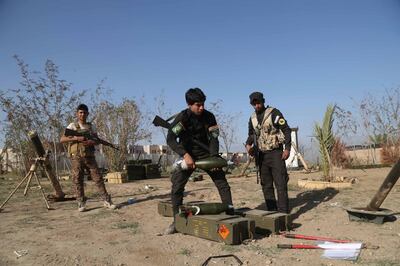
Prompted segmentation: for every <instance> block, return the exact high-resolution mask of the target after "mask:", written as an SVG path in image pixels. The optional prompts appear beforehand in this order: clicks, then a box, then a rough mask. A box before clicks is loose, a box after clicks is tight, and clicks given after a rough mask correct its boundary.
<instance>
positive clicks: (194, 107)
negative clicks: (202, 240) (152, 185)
mask: <svg viewBox="0 0 400 266" xmlns="http://www.w3.org/2000/svg"><path fill="white" fill-rule="evenodd" d="M185 98H186V103H187V104H188V108H187V109H185V110H183V111H181V112H180V113H179V114H178V115H177V116H176V117H175V120H174V121H173V122H172V124H171V126H170V127H169V130H168V135H167V144H168V146H170V148H171V149H172V150H173V151H174V152H176V153H177V154H179V155H180V156H181V157H182V158H183V161H184V163H183V162H182V164H183V165H185V167H178V168H177V169H176V170H175V171H174V173H173V175H172V178H171V181H172V189H171V200H172V208H173V211H174V217H175V215H176V214H177V213H178V212H179V206H180V205H182V203H183V192H184V190H185V185H186V183H187V182H188V179H189V177H190V175H191V174H192V173H193V171H194V169H195V168H196V161H197V160H199V159H204V158H207V157H210V156H218V149H219V142H218V134H219V129H218V125H217V122H216V120H215V116H214V115H213V114H212V113H211V112H209V111H207V110H205V109H204V102H205V101H206V96H205V95H204V93H203V92H202V91H201V90H200V89H199V88H194V89H189V90H188V91H187V92H186V94H185ZM206 172H207V174H208V175H209V176H210V177H211V179H212V180H213V182H214V184H215V186H216V187H217V189H218V192H219V195H220V197H221V200H222V202H223V203H225V204H227V205H230V206H232V195H231V189H230V187H229V184H228V182H227V180H226V178H225V172H224V171H223V170H222V169H221V168H219V169H212V170H206ZM175 232H176V229H175V222H173V223H172V224H171V225H170V226H169V227H168V229H167V230H166V231H165V234H173V233H175Z"/></svg>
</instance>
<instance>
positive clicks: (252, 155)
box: [246, 144, 254, 157]
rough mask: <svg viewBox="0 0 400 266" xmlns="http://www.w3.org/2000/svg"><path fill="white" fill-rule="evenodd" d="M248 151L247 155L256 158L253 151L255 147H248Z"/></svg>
mask: <svg viewBox="0 0 400 266" xmlns="http://www.w3.org/2000/svg"><path fill="white" fill-rule="evenodd" d="M246 150H247V153H248V154H249V155H250V156H251V157H254V149H253V146H251V145H248V144H247V145H246Z"/></svg>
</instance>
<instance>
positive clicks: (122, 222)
mask: <svg viewBox="0 0 400 266" xmlns="http://www.w3.org/2000/svg"><path fill="white" fill-rule="evenodd" d="M389 170H390V169H389V168H380V169H366V170H340V171H337V172H336V174H337V175H340V176H346V177H356V179H357V182H356V183H355V184H354V185H353V186H352V188H350V189H343V190H334V189H324V190H314V191H308V190H304V189H300V188H299V187H298V186H297V180H298V179H301V178H306V177H307V178H318V177H320V175H321V173H320V172H316V173H311V174H305V173H302V172H290V182H289V197H290V205H291V208H292V215H293V218H294V226H295V229H294V230H293V232H294V233H298V234H304V235H316V236H326V237H332V238H337V239H348V240H354V241H362V242H364V243H368V244H371V245H376V246H379V249H363V250H362V252H361V254H360V257H359V259H358V260H357V261H356V262H348V261H338V260H329V259H325V258H322V257H321V255H322V251H321V250H293V249H291V250H287V249H278V248H276V245H277V244H278V243H303V244H313V243H314V242H313V241H304V240H298V239H285V238H282V237H281V236H269V237H265V236H257V237H256V239H255V240H253V241H252V242H250V243H248V244H247V245H244V244H242V245H238V246H229V245H225V244H223V243H218V242H212V241H208V240H204V239H200V238H196V237H193V236H189V235H182V234H174V235H169V236H160V235H159V233H160V232H163V231H164V229H165V228H166V227H167V226H168V225H169V224H170V222H171V218H167V217H161V216H160V215H158V213H157V202H158V201H160V200H165V199H168V198H169V190H170V181H169V178H162V179H150V180H141V181H136V182H132V183H125V184H107V189H108V190H109V192H110V193H111V194H112V196H113V200H114V202H115V203H117V204H121V207H120V209H118V210H116V211H111V210H106V209H104V208H102V202H101V201H100V200H99V199H98V197H97V195H96V193H95V192H94V191H95V189H94V184H93V183H92V182H86V190H87V195H88V196H89V197H90V200H89V202H88V207H89V210H88V211H87V212H84V213H79V212H78V211H77V205H76V203H75V202H74V201H69V202H60V203H53V204H52V207H54V210H50V211H47V210H46V208H45V205H44V202H43V200H42V198H41V196H40V193H39V190H38V189H35V188H32V189H31V190H30V192H29V195H28V197H27V198H24V197H23V191H22V190H19V191H18V192H17V194H15V196H14V197H13V198H12V199H11V200H10V201H9V202H8V203H7V205H6V206H5V207H4V210H3V211H2V212H1V213H0V265H202V263H203V262H204V261H205V260H206V259H207V258H208V257H209V256H212V255H223V254H234V255H236V256H237V257H238V258H239V259H240V260H241V261H243V263H244V265H285V266H288V265H351V264H359V265H400V254H399V253H400V252H399V250H400V223H399V221H398V220H397V221H390V222H386V223H384V224H382V225H377V224H372V223H361V222H350V221H349V219H348V216H347V213H346V212H345V211H344V210H343V209H342V208H343V207H344V206H352V207H357V206H360V207H363V206H366V205H367V203H368V202H369V200H370V199H371V198H372V196H373V195H374V194H375V192H376V190H377V189H378V187H379V186H380V184H381V183H382V180H383V179H384V178H385V176H386V175H387V173H388V172H389ZM19 178H20V177H17V178H15V177H14V178H13V177H10V176H1V177H0V201H1V202H3V201H4V199H5V198H6V197H7V195H8V194H9V193H10V192H11V190H12V188H13V187H14V186H15V185H16V183H17V181H18V179H19ZM228 181H229V183H230V185H231V188H232V194H233V199H234V204H235V207H243V206H246V207H251V208H255V207H261V208H262V207H263V206H260V203H262V202H263V197H262V192H261V188H260V186H259V185H257V184H256V180H255V177H254V176H253V177H247V178H246V177H240V178H237V177H236V178H229V180H228ZM44 183H45V189H46V191H47V192H51V188H50V187H49V184H48V183H46V182H44ZM146 184H147V185H151V186H153V187H154V188H155V189H154V190H146V189H145V185H146ZM62 186H63V188H64V190H65V191H66V192H67V193H68V194H69V195H72V189H71V181H63V182H62ZM186 193H187V195H186V197H185V200H186V201H189V200H204V201H217V200H219V197H218V193H217V191H216V188H215V186H214V185H213V183H212V181H211V180H210V179H209V178H208V177H206V178H205V180H203V181H199V182H189V183H188V184H187V186H186ZM129 198H134V199H135V200H136V201H135V203H134V204H131V205H127V204H126V202H127V200H128V199H129ZM399 203H400V183H399V184H397V185H396V186H395V187H394V189H393V190H392V191H391V193H390V194H389V196H388V197H387V199H386V200H385V202H384V203H383V205H382V207H383V208H388V209H391V210H393V211H399V208H400V207H399V206H400V205H399ZM399 217H400V216H397V218H399ZM14 251H17V252H19V253H20V254H21V255H22V256H21V257H19V258H17V255H16V254H15V253H14ZM209 265H237V263H235V261H234V260H231V259H223V260H218V261H214V262H211V263H210V264H209Z"/></svg>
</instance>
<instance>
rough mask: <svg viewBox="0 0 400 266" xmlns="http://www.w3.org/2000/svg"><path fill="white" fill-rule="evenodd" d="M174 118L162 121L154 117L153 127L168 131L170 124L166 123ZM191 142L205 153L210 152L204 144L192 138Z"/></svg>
mask: <svg viewBox="0 0 400 266" xmlns="http://www.w3.org/2000/svg"><path fill="white" fill-rule="evenodd" d="M175 117H176V116H172V117H170V118H168V119H167V120H164V119H162V118H161V117H159V116H158V115H156V116H155V117H154V119H153V125H155V126H156V127H163V128H166V129H169V128H170V127H171V124H170V123H168V121H169V120H172V119H173V118H175ZM192 141H193V142H194V143H196V144H197V145H199V146H200V147H201V148H203V149H204V150H205V151H207V152H210V149H209V148H208V147H207V145H205V144H204V143H202V142H200V141H198V140H197V139H194V138H192Z"/></svg>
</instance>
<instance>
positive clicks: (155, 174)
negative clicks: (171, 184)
mask: <svg viewBox="0 0 400 266" xmlns="http://www.w3.org/2000/svg"><path fill="white" fill-rule="evenodd" d="M144 169H145V173H146V178H160V177H161V173H160V169H159V167H158V164H152V163H150V164H145V165H144Z"/></svg>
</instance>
